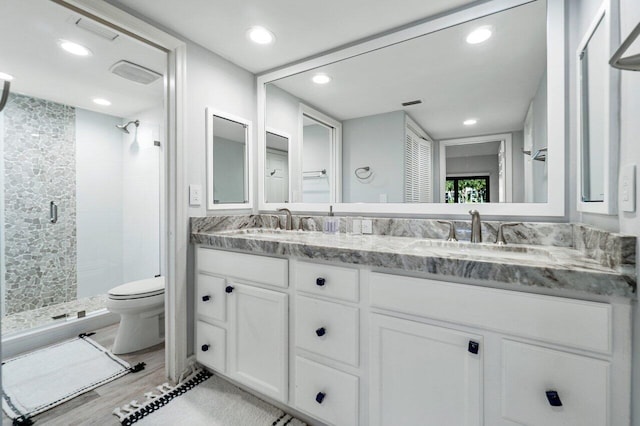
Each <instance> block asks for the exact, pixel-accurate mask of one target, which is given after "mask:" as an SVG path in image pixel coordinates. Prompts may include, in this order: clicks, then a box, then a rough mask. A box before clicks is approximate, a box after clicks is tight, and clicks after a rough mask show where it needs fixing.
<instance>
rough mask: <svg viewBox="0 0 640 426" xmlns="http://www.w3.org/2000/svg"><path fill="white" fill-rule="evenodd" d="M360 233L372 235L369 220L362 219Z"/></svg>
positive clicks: (371, 225)
mask: <svg viewBox="0 0 640 426" xmlns="http://www.w3.org/2000/svg"><path fill="white" fill-rule="evenodd" d="M362 233H363V234H373V222H372V221H371V219H362Z"/></svg>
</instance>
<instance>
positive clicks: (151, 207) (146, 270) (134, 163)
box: [121, 108, 164, 283]
mask: <svg viewBox="0 0 640 426" xmlns="http://www.w3.org/2000/svg"><path fill="white" fill-rule="evenodd" d="M130 120H140V126H139V127H138V129H137V132H136V130H135V127H134V126H133V125H131V126H129V131H130V132H131V133H130V134H128V135H127V134H125V133H121V134H122V135H123V139H124V143H122V144H121V147H122V150H121V155H122V164H123V170H122V176H123V180H122V195H123V199H122V235H123V239H122V267H123V270H122V282H123V283H126V282H129V281H136V280H141V279H144V278H152V277H154V276H155V275H158V274H160V181H161V167H160V165H161V153H162V148H161V147H157V146H155V145H154V141H160V142H161V145H162V142H164V141H162V140H161V136H160V135H163V134H164V132H163V125H162V109H160V108H158V109H153V110H149V111H144V112H140V113H138V114H136V115H135V116H133V117H130V118H127V119H125V120H123V122H124V123H126V122H128V121H130Z"/></svg>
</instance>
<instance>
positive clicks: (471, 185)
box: [445, 176, 491, 204]
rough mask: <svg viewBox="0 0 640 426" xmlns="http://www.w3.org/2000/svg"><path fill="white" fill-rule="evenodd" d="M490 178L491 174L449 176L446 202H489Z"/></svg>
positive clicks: (446, 186) (446, 187)
mask: <svg viewBox="0 0 640 426" xmlns="http://www.w3.org/2000/svg"><path fill="white" fill-rule="evenodd" d="M490 180H491V178H490V177H489V176H467V177H447V182H446V185H445V203H450V204H452V203H461V204H464V203H488V202H489V200H490V199H491V197H490V195H491V190H490V188H491V185H490Z"/></svg>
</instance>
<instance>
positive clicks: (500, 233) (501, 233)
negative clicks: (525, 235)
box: [496, 222, 522, 246]
mask: <svg viewBox="0 0 640 426" xmlns="http://www.w3.org/2000/svg"><path fill="white" fill-rule="evenodd" d="M517 225H522V223H520V222H513V223H501V224H500V226H499V227H498V235H497V236H496V244H498V245H499V246H503V245H505V244H507V240H505V239H504V231H503V228H504V227H505V226H517Z"/></svg>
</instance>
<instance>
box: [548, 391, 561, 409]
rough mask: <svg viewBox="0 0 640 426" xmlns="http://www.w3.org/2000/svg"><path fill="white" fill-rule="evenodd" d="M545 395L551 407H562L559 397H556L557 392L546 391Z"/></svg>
mask: <svg viewBox="0 0 640 426" xmlns="http://www.w3.org/2000/svg"><path fill="white" fill-rule="evenodd" d="M546 394H547V400H548V401H549V404H550V405H551V406H552V407H562V401H561V400H560V395H558V392H557V391H554V390H548V391H547V392H546Z"/></svg>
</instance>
